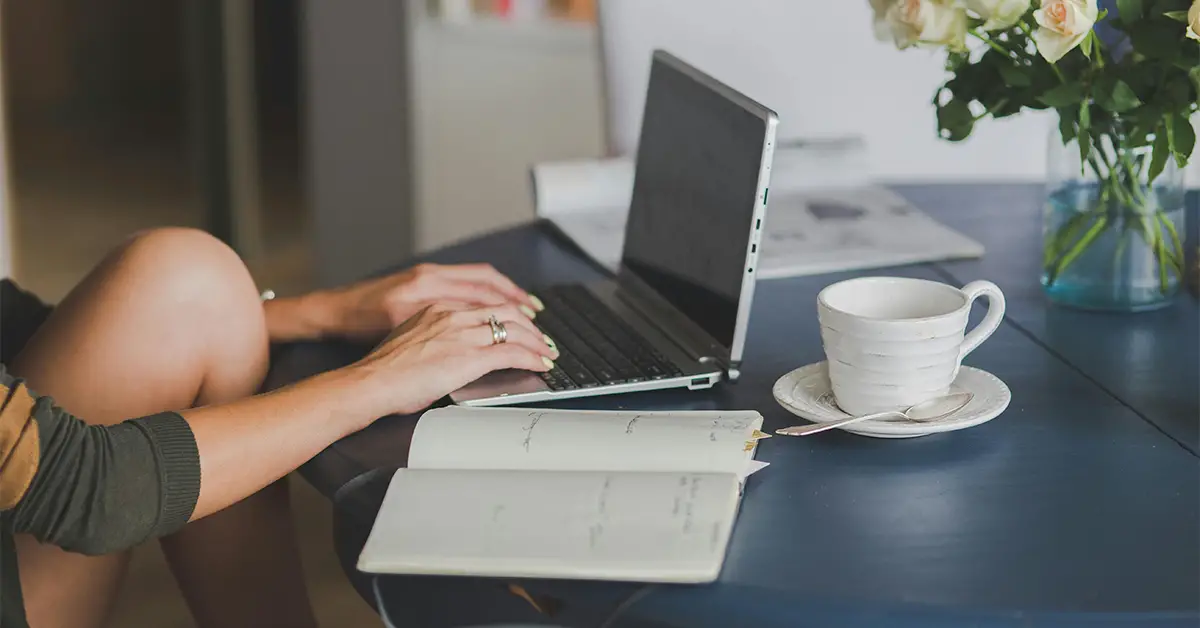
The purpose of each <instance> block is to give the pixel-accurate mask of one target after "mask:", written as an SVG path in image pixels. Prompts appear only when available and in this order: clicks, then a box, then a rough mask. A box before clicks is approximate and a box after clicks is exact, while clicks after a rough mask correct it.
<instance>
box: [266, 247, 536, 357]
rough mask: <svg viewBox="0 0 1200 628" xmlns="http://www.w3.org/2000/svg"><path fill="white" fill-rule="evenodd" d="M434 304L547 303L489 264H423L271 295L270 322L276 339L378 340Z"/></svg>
mask: <svg viewBox="0 0 1200 628" xmlns="http://www.w3.org/2000/svg"><path fill="white" fill-rule="evenodd" d="M434 304H441V305H446V306H448V307H452V308H458V309H463V308H477V307H484V306H488V307H496V306H512V307H514V308H516V309H517V310H518V311H519V312H521V313H522V314H523V315H524V316H525V317H527V318H533V317H534V316H535V315H536V312H538V311H540V310H542V309H543V307H544V306H543V305H542V303H541V301H539V300H538V299H537V297H534V296H532V295H530V294H529V293H527V292H525V291H524V290H522V289H521V288H519V287H517V285H516V284H515V283H513V282H512V280H511V279H509V278H508V277H505V276H504V275H502V274H500V272H499V271H497V270H496V269H495V268H493V267H491V266H490V265H488V264H462V265H451V266H443V265H438V264H421V265H419V266H415V267H413V268H410V269H408V270H406V271H403V272H400V273H396V274H393V275H389V276H387V277H380V278H378V279H370V280H367V281H362V282H358V283H355V284H351V285H349V286H346V287H343V288H338V289H335V290H330V291H324V292H315V293H312V294H310V295H306V296H303V297H298V298H295V299H279V300H276V301H269V302H268V303H267V305H266V313H267V326H268V328H269V329H270V332H271V338H272V340H275V341H283V340H299V339H306V338H313V337H321V336H340V337H345V338H350V339H355V340H378V339H379V338H381V337H383V336H384V335H385V334H387V333H388V332H390V331H392V330H393V329H394V328H395V327H396V326H397V325H399V324H401V323H403V322H404V321H406V320H408V319H409V318H411V317H412V316H413V315H415V314H416V313H417V312H419V311H421V310H422V309H424V308H426V307H429V306H430V305H434Z"/></svg>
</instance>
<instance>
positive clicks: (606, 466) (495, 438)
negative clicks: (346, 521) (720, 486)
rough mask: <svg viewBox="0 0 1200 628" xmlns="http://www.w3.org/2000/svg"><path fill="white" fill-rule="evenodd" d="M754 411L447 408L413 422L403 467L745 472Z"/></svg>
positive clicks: (756, 420)
mask: <svg viewBox="0 0 1200 628" xmlns="http://www.w3.org/2000/svg"><path fill="white" fill-rule="evenodd" d="M761 427H762V416H761V415H759V414H758V413H757V412H752V411H751V412H711V411H706V412H682V411H681V412H599V411H580V410H574V411H572V410H537V409H530V408H463V407H448V408H439V409H436V410H431V411H429V412H426V413H425V414H424V415H423V416H422V417H421V420H420V421H419V422H418V423H417V427H416V431H415V432H414V433H413V440H412V446H411V448H410V450H409V453H408V466H409V468H414V469H416V468H436V469H530V470H545V471H549V470H558V471H694V472H714V473H732V474H735V475H738V476H740V477H745V476H746V475H747V474H748V473H749V463H750V461H751V460H752V459H753V456H754V447H753V445H754V443H755V441H754V436H753V434H754V432H755V431H756V430H758V429H760V428H761Z"/></svg>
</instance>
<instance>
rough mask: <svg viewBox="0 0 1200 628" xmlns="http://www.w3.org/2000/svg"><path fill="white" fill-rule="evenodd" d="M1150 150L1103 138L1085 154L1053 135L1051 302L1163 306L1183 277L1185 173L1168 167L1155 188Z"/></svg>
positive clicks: (1045, 272)
mask: <svg viewBox="0 0 1200 628" xmlns="http://www.w3.org/2000/svg"><path fill="white" fill-rule="evenodd" d="M1152 152H1153V151H1152V149H1151V148H1150V147H1149V146H1143V147H1135V148H1127V147H1125V146H1123V145H1122V138H1121V136H1120V135H1119V134H1116V133H1114V134H1112V135H1103V136H1101V137H1100V139H1099V140H1098V141H1096V142H1095V143H1094V144H1093V145H1092V147H1091V149H1090V150H1089V151H1088V153H1087V157H1086V158H1084V156H1083V155H1082V154H1081V153H1080V148H1079V144H1078V143H1077V142H1076V141H1074V140H1072V141H1070V142H1068V143H1066V144H1064V143H1063V142H1062V139H1061V137H1060V136H1059V134H1058V131H1057V130H1055V131H1054V132H1053V133H1051V138H1050V141H1049V146H1048V155H1047V177H1046V204H1045V208H1044V215H1043V225H1042V288H1043V290H1044V291H1045V293H1046V296H1047V297H1048V298H1049V299H1050V301H1052V302H1054V303H1057V304H1060V305H1064V306H1069V307H1076V308H1083V309H1088V310H1102V311H1110V312H1141V311H1147V310H1154V309H1158V308H1161V307H1165V306H1167V305H1169V304H1170V303H1171V301H1172V300H1173V299H1174V298H1175V296H1176V295H1177V294H1178V293H1179V292H1180V287H1181V285H1182V283H1183V281H1182V279H1183V276H1184V249H1183V244H1182V238H1183V234H1185V233H1186V230H1185V229H1184V224H1183V221H1184V192H1185V188H1184V183H1183V170H1182V169H1180V168H1177V167H1176V165H1175V163H1174V160H1172V159H1169V158H1168V160H1167V165H1166V167H1165V168H1164V169H1163V171H1162V173H1161V174H1159V175H1158V177H1156V178H1155V179H1154V182H1153V183H1152V184H1151V183H1149V171H1150V164H1151V158H1152Z"/></svg>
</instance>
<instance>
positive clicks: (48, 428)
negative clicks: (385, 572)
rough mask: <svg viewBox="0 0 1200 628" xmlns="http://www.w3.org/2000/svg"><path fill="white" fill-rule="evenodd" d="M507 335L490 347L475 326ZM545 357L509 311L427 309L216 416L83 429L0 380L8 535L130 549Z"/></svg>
mask: <svg viewBox="0 0 1200 628" xmlns="http://www.w3.org/2000/svg"><path fill="white" fill-rule="evenodd" d="M493 315H495V316H497V317H498V318H500V319H501V320H503V321H504V322H505V324H507V325H508V326H509V330H510V331H509V342H508V343H507V344H503V345H492V344H491V331H490V329H489V327H488V326H487V324H486V322H487V320H488V318H489V317H490V316H493ZM554 355H555V354H554V351H553V350H552V349H551V348H549V347H547V346H546V344H545V343H544V342H543V341H542V339H541V336H540V335H539V334H538V333H537V330H536V328H534V327H533V325H532V323H531V322H530V321H529V319H528V318H526V317H525V315H524V314H522V313H521V312H519V311H518V310H517V308H514V307H499V308H489V309H486V310H462V311H435V310H432V309H427V310H425V311H423V312H422V313H421V314H419V315H417V316H414V317H412V320H410V321H409V322H407V323H406V324H405V325H403V326H401V327H400V328H399V329H397V330H396V331H395V332H394V333H393V334H392V335H391V336H389V337H388V338H387V339H386V340H385V341H384V342H383V343H382V344H380V345H379V346H378V347H377V348H376V349H375V350H374V351H373V352H371V354H369V355H368V356H367V357H366V358H364V359H363V360H361V361H359V362H357V363H355V364H354V365H351V366H348V367H345V368H343V369H339V370H337V371H332V372H329V373H324V374H321V375H317V376H315V377H312V378H310V379H308V380H305V381H303V382H300V383H298V384H295V385H293V386H290V387H287V388H283V389H280V390H278V391H275V392H271V393H267V394H264V395H259V396H256V397H251V398H248V399H244V400H242V401H237V402H234V403H230V404H225V405H221V406H212V407H205V408H197V409H193V410H188V411H185V412H183V413H181V414H175V413H163V414H159V415H155V416H151V417H145V418H142V419H134V420H130V421H126V422H124V423H121V424H118V425H113V426H89V425H87V424H85V423H84V422H83V421H80V420H79V419H77V418H75V417H73V416H71V415H70V414H68V413H66V412H65V411H63V410H62V409H60V408H57V407H55V406H54V405H53V403H52V401H51V400H50V399H49V398H45V397H42V398H38V397H36V396H35V395H33V394H32V393H30V392H29V391H28V389H27V388H25V387H24V383H23V382H21V381H19V380H14V379H12V378H11V377H8V376H7V374H5V373H4V371H3V369H2V368H0V510H9V511H11V517H12V531H14V532H18V533H29V534H32V535H34V536H35V537H37V538H38V539H39V540H41V541H42V542H47V543H52V544H55V545H58V546H60V547H63V548H64V549H68V550H71V551H76V552H80V553H85V554H104V553H109V552H113V551H118V550H122V549H127V548H129V547H131V546H133V545H136V544H138V543H140V542H142V541H144V540H146V539H147V538H150V537H153V536H161V535H165V534H170V533H172V532H174V531H176V530H177V529H178V528H179V527H180V526H182V525H183V524H184V523H186V522H187V521H189V520H194V519H198V518H201V517H204V516H206V515H209V514H212V513H213V512H216V511H218V510H221V509H223V508H225V507H227V506H229V505H231V504H233V503H235V502H237V501H240V500H241V499H244V498H245V497H247V496H249V495H251V494H253V493H255V492H256V491H258V490H260V489H262V488H263V487H265V486H267V485H268V484H270V483H271V482H274V481H275V480H277V479H279V478H280V477H282V476H284V475H286V474H287V473H288V472H290V471H292V470H293V469H295V468H297V467H298V466H300V465H301V464H303V463H304V462H305V461H307V460H308V459H310V458H311V457H312V456H314V455H315V454H317V453H318V452H320V451H321V450H322V449H324V448H325V447H327V446H328V445H329V444H331V443H333V442H334V441H336V440H337V439H339V438H341V437H342V436H345V435H346V434H349V433H351V432H354V431H356V430H358V429H361V428H363V427H365V426H366V425H368V424H369V423H371V422H372V421H374V420H375V419H376V418H377V417H380V416H384V415H387V414H390V413H393V412H396V413H409V412H415V411H417V410H420V409H421V408H424V407H426V406H428V405H429V404H430V403H432V402H433V401H435V400H436V399H438V398H440V397H441V396H443V395H445V394H447V393H449V392H451V391H453V390H455V389H457V388H458V387H460V386H462V385H464V384H466V383H468V382H471V381H473V380H474V379H476V378H478V377H480V376H481V375H483V374H485V373H487V372H489V371H494V370H498V369H508V368H521V369H527V370H534V371H545V370H547V369H548V368H550V367H551V362H550V357H551V356H554Z"/></svg>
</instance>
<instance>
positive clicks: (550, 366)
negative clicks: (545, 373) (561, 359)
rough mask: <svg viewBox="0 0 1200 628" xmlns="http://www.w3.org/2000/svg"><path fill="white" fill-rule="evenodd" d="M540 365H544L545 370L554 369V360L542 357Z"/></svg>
mask: <svg viewBox="0 0 1200 628" xmlns="http://www.w3.org/2000/svg"><path fill="white" fill-rule="evenodd" d="M542 364H545V365H546V368H548V369H551V370H553V369H554V360H551V359H550V358H547V357H545V356H542Z"/></svg>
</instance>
